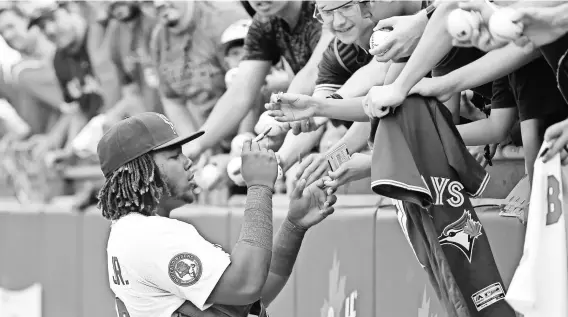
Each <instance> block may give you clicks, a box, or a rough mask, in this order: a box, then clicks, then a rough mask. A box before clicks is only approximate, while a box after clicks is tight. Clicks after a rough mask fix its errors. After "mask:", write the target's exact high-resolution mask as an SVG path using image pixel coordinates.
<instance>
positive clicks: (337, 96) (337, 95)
mask: <svg viewBox="0 0 568 317" xmlns="http://www.w3.org/2000/svg"><path fill="white" fill-rule="evenodd" d="M326 98H328V99H343V97H341V95H340V94H337V93H333V94H331V95H329V96H327V97H326Z"/></svg>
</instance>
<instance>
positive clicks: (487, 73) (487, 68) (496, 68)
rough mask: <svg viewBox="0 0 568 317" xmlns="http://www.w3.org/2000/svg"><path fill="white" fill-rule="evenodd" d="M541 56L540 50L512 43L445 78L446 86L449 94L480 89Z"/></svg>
mask: <svg viewBox="0 0 568 317" xmlns="http://www.w3.org/2000/svg"><path fill="white" fill-rule="evenodd" d="M539 56H540V51H538V50H527V49H526V48H523V47H519V46H517V45H515V44H514V43H510V44H509V45H507V46H505V47H503V48H500V49H496V50H493V51H491V52H489V53H487V54H485V55H484V56H482V57H481V58H479V59H478V60H476V61H474V62H472V63H469V64H467V65H465V66H463V67H461V68H458V69H456V70H454V71H452V72H451V73H449V74H447V75H445V76H443V77H444V79H443V82H444V86H445V87H448V89H447V93H457V92H461V91H464V90H467V89H472V88H475V87H479V86H481V85H484V84H486V83H489V82H492V81H494V80H496V79H498V78H501V77H503V76H506V75H508V74H510V73H512V72H513V71H515V70H517V69H519V68H521V67H523V66H524V65H526V64H528V63H530V62H531V61H533V60H535V59H536V58H538V57H539Z"/></svg>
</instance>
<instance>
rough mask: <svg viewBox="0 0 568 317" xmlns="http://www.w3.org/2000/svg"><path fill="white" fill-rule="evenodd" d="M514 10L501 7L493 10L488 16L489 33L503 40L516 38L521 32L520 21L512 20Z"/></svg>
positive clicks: (507, 40)
mask: <svg viewBox="0 0 568 317" xmlns="http://www.w3.org/2000/svg"><path fill="white" fill-rule="evenodd" d="M513 15H515V10H514V9H512V8H507V7H505V8H501V9H499V10H497V11H495V12H494V13H493V14H492V15H491V17H490V18H489V32H491V35H492V36H493V37H494V38H495V39H497V40H501V41H503V42H510V41H514V40H516V39H518V38H519V37H520V36H521V35H522V34H523V25H522V23H520V22H518V23H515V22H513V19H512V17H513Z"/></svg>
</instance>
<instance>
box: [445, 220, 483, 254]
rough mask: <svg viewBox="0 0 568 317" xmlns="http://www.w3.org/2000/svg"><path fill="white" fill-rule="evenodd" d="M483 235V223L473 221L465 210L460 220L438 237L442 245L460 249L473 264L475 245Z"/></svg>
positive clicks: (450, 225)
mask: <svg viewBox="0 0 568 317" xmlns="http://www.w3.org/2000/svg"><path fill="white" fill-rule="evenodd" d="M480 235H481V223H480V222H479V221H474V220H473V219H471V214H470V212H469V211H467V210H464V213H463V215H462V216H461V217H460V219H458V220H456V221H455V222H453V223H451V224H449V225H447V226H446V227H445V228H444V230H443V231H442V234H441V235H440V236H439V237H438V240H439V241H440V245H453V246H454V247H456V248H458V249H459V250H460V251H461V252H462V253H463V254H464V255H465V257H466V258H467V260H468V261H469V263H471V256H472V255H473V245H474V244H475V240H476V239H477V237H479V236H480Z"/></svg>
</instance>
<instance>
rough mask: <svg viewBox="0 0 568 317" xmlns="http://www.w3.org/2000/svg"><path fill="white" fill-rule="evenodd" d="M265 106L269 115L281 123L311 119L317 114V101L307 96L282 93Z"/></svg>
mask: <svg viewBox="0 0 568 317" xmlns="http://www.w3.org/2000/svg"><path fill="white" fill-rule="evenodd" d="M278 98H279V100H276V98H271V100H270V102H269V103H267V104H266V105H265V108H266V110H269V111H268V115H269V116H271V117H274V119H275V120H276V121H279V122H291V121H298V120H302V119H309V118H311V117H313V116H315V114H316V100H315V98H313V97H311V96H307V95H300V94H289V93H281V94H279V95H278Z"/></svg>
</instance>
